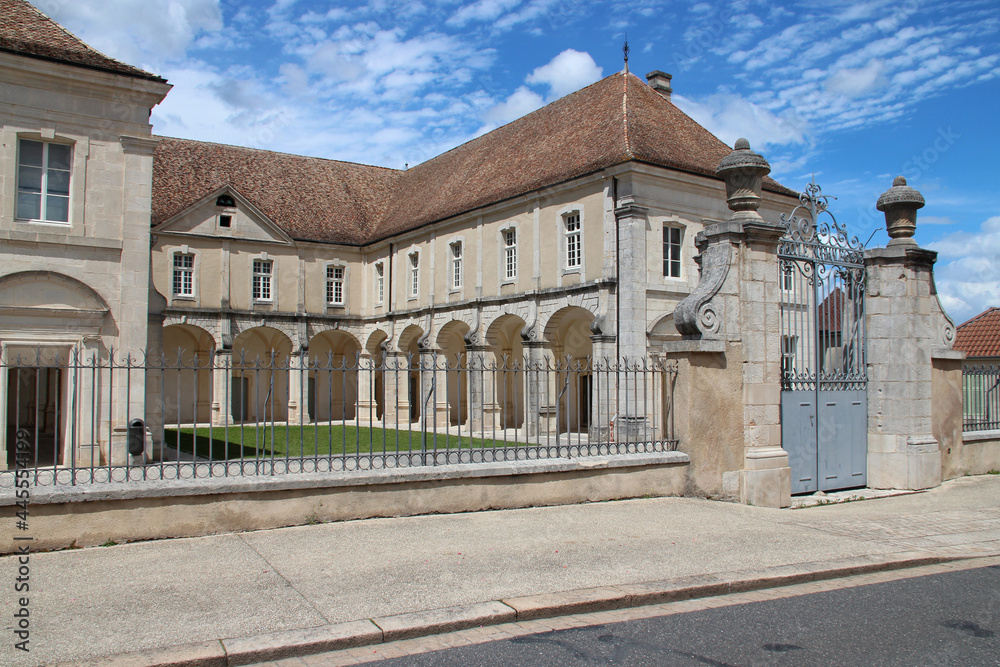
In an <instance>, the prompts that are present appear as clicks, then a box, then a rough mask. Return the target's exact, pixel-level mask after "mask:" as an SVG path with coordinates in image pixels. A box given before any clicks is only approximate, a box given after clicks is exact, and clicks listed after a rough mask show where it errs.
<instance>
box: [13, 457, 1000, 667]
mask: <svg viewBox="0 0 1000 667" xmlns="http://www.w3.org/2000/svg"><path fill="white" fill-rule="evenodd" d="M987 555H1000V476H996V475H992V476H990V475H987V476H981V477H967V478H963V479H959V480H954V481H952V482H947V483H946V484H944V485H942V486H941V487H939V488H938V489H934V490H931V491H928V492H925V493H919V494H910V495H901V496H895V497H889V498H881V499H878V500H866V501H864V502H851V503H845V504H833V505H824V506H815V507H810V508H804V509H797V510H773V509H767V508H760V507H748V506H743V505H736V504H729V503H719V502H712V501H706V500H699V499H692V498H657V499H648V500H647V499H643V500H629V501H617V502H608V503H593V504H586V505H574V506H568V507H551V508H533V509H524V510H508V511H495V512H478V513H469V514H455V515H431V516H422V517H410V518H398V519H372V520H365V521H351V522H344V523H334V524H323V525H314V526H301V527H296V528H283V529H277V530H268V531H259V532H253V533H241V534H230V535H217V536H211V537H202V538H188V539H174V540H163V541H157V542H144V543H136V544H126V545H119V546H110V547H95V548H88V549H80V550H72V551H61V552H53V553H42V554H33V555H32V556H31V565H30V567H31V572H30V577H31V599H30V605H29V608H30V613H31V626H30V632H31V634H30V647H31V652H30V653H27V654H26V653H24V652H21V651H17V650H16V649H14V642H15V639H14V637H13V634H12V630H13V627H12V623H13V620H12V619H13V612H14V609H15V599H14V597H15V596H14V593H13V592H12V590H13V585H14V581H15V579H16V578H17V576H18V575H17V568H18V564H17V562H16V560H15V558H14V557H4V558H0V582H8V583H4V584H2V585H3V586H4V587H5V588H6V590H7V591H8V593H7V594H6V595H5V596H4V597H3V601H4V612H3V613H4V618H5V619H11V620H7V621H6V622H5V624H4V625H5V628H6V630H5V633H4V634H5V637H4V639H3V640H2V643H0V664H7V665H16V666H21V665H39V664H55V663H61V662H72V661H87V660H92V661H93V662H92V663H91V664H95V665H96V664H102V665H113V664H121V665H126V664H129V665H153V664H191V665H194V664H201V665H225V664H248V663H253V662H259V661H262V660H265V659H268V660H274V659H277V658H281V657H285V656H288V655H296V654H303V653H309V652H312V653H315V652H319V651H324V650H330V649H332V648H339V647H344V646H357V645H359V644H374V643H378V642H382V641H390V640H393V639H397V638H403V637H407V636H417V635H420V634H429V633H431V632H435V631H444V630H451V629H457V628H461V627H470V626H479V625H491V624H496V623H502V622H506V621H511V620H521V619H524V620H527V619H531V618H544V617H552V616H557V615H559V614H564V613H573V612H579V611H587V610H597V609H612V608H616V607H628V606H633V605H639V604H651V603H661V602H665V601H669V600H676V599H684V598H691V597H703V596H706V595H717V594H720V593H728V592H735V591H739V590H750V589H759V588H765V587H768V586H773V585H779V584H781V583H795V582H799V581H810V580H815V579H824V578H830V577H834V576H843V575H845V574H850V573H855V572H870V571H877V570H883V569H887V568H898V567H908V566H915V565H919V564H924V563H930V562H941V561H946V560H949V559H955V558H969V557H976V556H987ZM220 640H221V641H220ZM142 651H145V653H143V654H141V655H134V656H129V657H127V658H122V659H120V660H111V659H110V658H109V656H114V655H119V654H129V653H133V652H142Z"/></svg>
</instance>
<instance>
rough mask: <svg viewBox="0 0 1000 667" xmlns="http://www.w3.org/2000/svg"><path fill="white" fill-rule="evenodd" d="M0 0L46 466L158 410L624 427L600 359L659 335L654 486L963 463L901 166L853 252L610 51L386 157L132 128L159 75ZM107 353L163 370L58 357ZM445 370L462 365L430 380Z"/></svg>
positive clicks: (189, 418)
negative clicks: (598, 76)
mask: <svg viewBox="0 0 1000 667" xmlns="http://www.w3.org/2000/svg"><path fill="white" fill-rule="evenodd" d="M0 9H2V10H3V11H2V13H0V92H2V97H0V100H2V101H0V132H2V135H0V136H2V151H0V193H2V194H0V234H2V235H3V239H4V243H3V244H2V245H0V253H2V254H3V264H2V265H0V346H2V351H3V359H4V363H5V364H8V365H9V364H11V363H12V357H16V356H17V355H22V363H24V364H26V365H29V366H32V364H33V366H32V370H31V372H29V373H27V374H23V373H22V372H21V370H20V369H18V368H11V369H10V370H9V372H6V373H5V374H4V375H3V376H2V377H0V405H3V406H6V407H5V409H4V410H0V414H2V415H3V416H2V419H4V420H6V421H5V425H4V428H3V430H2V432H3V434H4V438H5V440H4V442H5V443H6V444H5V446H6V447H8V449H9V443H10V442H11V435H12V429H13V428H19V427H20V421H21V416H22V413H25V414H27V413H30V415H31V416H33V417H35V418H37V417H38V415H45V417H44V423H43V424H41V427H40V429H39V428H37V427H35V426H33V428H35V430H36V432H39V433H41V434H43V435H48V434H51V441H52V442H53V443H55V442H58V443H60V446H59V447H55V446H51V447H50V448H49V452H48V454H47V456H48V460H47V461H46V462H47V463H48V464H50V465H53V467H58V466H84V467H85V466H89V465H91V464H96V463H100V464H102V465H107V466H108V471H109V472H108V474H109V476H110V475H111V472H112V471H111V468H112V467H113V466H115V465H122V467H123V468H124V465H123V464H124V463H125V461H123V460H119V459H121V458H122V456H121V455H117V456H118V458H116V455H113V454H110V452H111V450H109V449H108V447H109V446H110V445H111V444H113V443H114V441H115V438H116V437H117V438H119V439H121V437H122V436H123V434H124V429H125V427H126V425H127V423H128V422H129V421H130V419H132V418H134V417H144V418H145V420H146V425H147V426H148V427H149V429H150V435H151V439H152V440H153V441H154V442H156V441H158V440H159V439H160V437H161V436H162V433H163V428H162V421H163V419H162V418H161V417H165V418H166V419H167V420H168V421H170V422H174V423H177V422H179V423H184V424H189V423H192V422H195V423H211V424H214V425H227V424H233V423H243V422H247V421H249V422H261V421H263V422H269V423H271V424H273V423H275V422H279V423H282V422H287V423H290V424H303V423H308V422H320V421H332V420H344V421H347V420H352V421H353V420H357V421H358V422H364V421H375V422H378V423H380V424H382V425H386V426H389V427H402V426H403V425H405V426H406V427H407V428H409V425H410V424H412V423H415V422H419V423H420V424H421V425H422V426H423V427H427V426H431V427H433V428H435V429H436V428H441V427H444V428H447V427H451V426H459V425H461V426H463V427H464V428H465V429H466V432H469V431H473V432H475V431H480V432H481V431H484V430H487V429H488V428H492V429H500V430H504V429H514V430H516V431H518V432H519V433H520V434H521V435H523V436H524V438H525V440H527V439H529V438H533V437H537V436H538V435H539V433H540V430H541V429H542V428H543V426H544V428H545V429H549V430H552V431H555V432H556V433H565V432H567V431H569V432H575V433H578V434H580V435H581V436H582V435H584V434H586V435H588V436H590V437H592V438H595V439H596V440H597V441H598V442H604V443H607V442H609V441H610V439H609V435H610V429H611V428H612V427H614V428H616V429H618V430H617V433H616V434H615V436H616V437H617V438H618V440H619V441H622V440H624V441H626V442H627V441H628V438H629V437H630V436H631V435H633V434H635V433H639V432H642V431H643V429H645V428H646V427H647V426H648V424H647V420H649V419H650V417H649V413H648V412H647V408H648V407H649V405H648V403H644V402H643V401H645V399H643V401H638V400H635V401H633V402H632V403H631V404H630V403H629V396H628V393H627V391H625V392H623V391H622V390H621V389H620V388H619V387H618V385H617V384H615V385H614V386H615V389H614V391H613V392H607V391H606V392H605V394H604V395H603V396H601V395H599V393H598V386H599V382H597V381H596V380H595V376H594V374H595V373H596V372H597V371H598V370H599V369H600V368H602V364H603V368H604V369H605V371H606V372H607V369H608V364H609V363H610V364H612V365H613V364H616V363H620V362H621V360H623V359H631V360H637V359H646V358H656V359H658V360H661V361H664V362H666V363H669V364H671V365H672V367H674V366H675V367H676V368H677V372H676V374H674V375H671V376H670V377H671V378H672V379H671V383H672V384H671V386H670V387H669V391H667V389H666V388H662V392H661V395H662V396H666V395H667V394H668V393H669V395H670V396H671V397H672V398H671V402H670V414H669V419H670V422H671V429H672V433H671V439H672V440H673V438H674V437H675V438H676V439H677V440H679V441H680V449H681V451H680V452H660V453H661V454H663V456H661V457H660V460H659V461H658V462H655V463H650V464H648V465H649V466H651V468H650V469H651V470H654V469H655V473H656V474H661V473H662V475H663V476H664V477H663V478H668V479H669V480H671V481H670V482H669V484H668V485H666V486H664V487H663V488H661V489H658V492H663V493H691V494H701V495H712V496H725V497H737V498H739V499H740V500H741V501H743V502H748V503H753V504H755V505H764V506H775V507H778V506H787V505H788V504H789V502H790V494H791V493H792V491H793V489H794V490H795V491H796V492H807V491H810V490H816V489H818V490H828V489H833V488H845V487H852V486H854V487H856V486H864V485H865V484H868V485H872V486H879V487H895V488H913V489H916V488H927V487H930V486H934V485H936V484H938V483H940V481H941V480H942V479H943V478H949V477H954V476H957V475H961V474H964V472H966V471H968V470H970V469H973V468H974V466H971V467H970V465H971V464H969V462H968V460H967V458H968V457H965V458H963V456H965V455H963V453H962V452H963V447H962V442H963V441H962V429H961V413H962V399H961V361H962V358H963V355H962V354H961V353H960V352H957V351H955V350H953V349H952V343H953V340H954V336H955V331H954V326H953V324H952V323H951V321H950V320H949V319H948V317H947V315H946V314H945V313H944V311H943V310H942V309H941V306H940V303H939V302H938V299H937V295H936V291H935V288H934V282H933V272H932V269H933V264H934V261H935V258H936V255H935V253H933V252H930V251H926V250H923V249H921V248H918V247H917V246H916V244H915V243H914V242H913V241H912V238H911V237H912V235H913V230H914V228H915V224H916V211H917V209H918V208H919V207H920V206H922V205H923V198H922V197H921V196H920V194H919V193H917V192H916V191H915V190H913V189H912V188H910V187H908V186H907V185H906V183H905V180H903V179H897V182H895V183H894V184H893V187H892V188H890V189H889V190H888V191H887V192H886V193H885V194H884V195H883V197H882V198H880V199H879V201H878V203H877V207H878V208H879V210H882V211H884V212H885V214H886V220H887V229H888V231H889V235H890V237H891V238H892V242H891V243H890V244H889V246H888V247H887V248H884V249H874V250H865V249H864V248H863V245H862V244H860V243H858V241H857V239H852V238H851V237H850V236H849V234H848V233H847V232H846V229H845V228H844V227H843V226H841V225H839V223H836V222H835V221H834V222H833V223H821V222H820V220H819V216H820V215H822V214H828V213H830V212H829V211H828V210H827V208H826V199H825V198H824V197H823V196H822V194H821V192H820V190H819V188H818V187H817V186H815V184H812V185H809V186H807V187H806V189H805V191H804V192H803V193H797V192H795V191H793V190H791V189H789V188H786V187H784V186H782V185H781V184H779V183H777V182H775V181H773V180H771V179H770V178H769V177H768V174H769V172H770V166H769V165H768V163H767V161H766V159H764V157H763V156H761V155H759V154H757V153H755V152H754V151H752V150H751V148H750V145H749V143H748V142H747V141H746V140H742V139H741V140H740V141H738V142H737V143H736V146H735V147H734V148H733V149H731V148H730V147H728V146H726V145H725V144H724V143H723V142H721V141H720V140H719V139H717V138H716V137H714V136H713V135H712V134H711V133H710V132H708V131H707V130H706V129H704V128H703V127H701V126H699V125H698V124H697V123H696V122H694V121H693V120H692V119H691V118H689V117H688V116H686V115H685V114H684V113H683V112H681V111H680V110H679V109H678V108H677V107H676V106H674V105H673V104H672V103H671V101H670V95H671V92H672V90H671V87H670V81H671V77H670V76H669V75H667V74H664V73H662V72H658V71H656V72H652V73H650V74H649V75H648V76H647V77H646V81H645V82H643V81H641V80H640V79H639V78H637V77H636V76H634V75H632V74H630V73H629V72H628V71H627V69H626V70H625V71H623V72H619V73H617V74H613V75H611V76H609V77H607V78H605V79H602V80H601V81H598V82H597V83H595V84H593V85H591V86H588V87H586V88H584V89H582V90H580V91H577V92H575V93H573V94H570V95H568V96H566V97H564V98H562V99H559V100H557V101H555V102H553V103H551V104H549V105H547V106H545V107H543V108H542V109H539V110H537V111H535V112H533V113H531V114H528V115H527V116H525V117H523V118H520V119H518V120H516V121H514V122H512V123H510V124H508V125H505V126H503V127H500V128H498V129H496V130H494V131H493V132H490V133H488V134H485V135H483V136H481V137H478V138H476V139H474V140H472V141H470V142H468V143H466V144H463V145H461V146H458V147H457V148H454V149H452V150H450V151H448V152H446V153H444V154H442V155H439V156H436V157H433V158H431V159H429V160H427V161H426V162H424V163H422V164H420V165H417V166H415V167H413V168H412V169H408V170H404V171H400V170H393V169H385V168H380V167H373V166H368V165H361V164H353V163H346V162H339V161H335V160H328V159H320V158H310V157H302V156H296V155H286V154H281V153H274V152H270V151H263V150H255V149H249V148H241V147H236V146H224V145H218V144H212V143H205V142H198V141H190V140H184V139H173V138H167V137H152V136H151V135H150V131H151V130H150V126H149V112H150V109H151V108H152V107H153V106H154V105H155V104H157V103H158V102H159V101H160V100H162V99H163V96H164V95H165V94H166V93H167V91H168V90H169V86H168V85H167V84H166V83H165V82H164V81H163V80H162V79H160V78H159V77H156V76H155V75H152V74H149V73H146V72H142V71H141V70H137V69H135V68H133V67H130V66H128V65H124V64H122V63H118V62H116V61H113V60H111V59H109V58H107V57H105V56H103V55H101V54H99V53H97V52H96V51H94V50H93V49H91V48H89V47H87V46H86V45H85V44H83V43H82V42H80V41H79V40H77V39H76V38H74V37H72V36H71V35H69V34H68V33H66V32H65V31H63V30H62V29H61V28H59V27H58V26H56V25H55V24H54V23H52V22H51V21H50V20H48V19H47V18H45V17H44V16H43V15H41V14H40V13H38V12H37V11H35V10H34V9H33V8H31V7H30V5H28V4H26V3H25V2H23V0H0ZM151 248H152V250H151ZM800 288H802V289H800ZM796 322H798V323H799V324H796ZM802 322H806V323H808V322H812V323H813V325H806V326H800V325H801V323H802ZM810 326H812V328H810ZM796 327H798V328H796ZM39 351H40V353H41V358H40V359H39V358H37V357H38V355H39ZM113 351H117V352H113ZM113 353H116V354H118V355H121V354H122V353H132V354H136V355H142V354H146V353H149V354H150V355H151V360H152V361H153V363H152V364H151V368H150V370H149V371H148V372H144V371H143V370H141V369H139V370H136V371H135V372H129V371H128V370H127V369H124V370H122V369H119V370H116V371H114V372H108V371H106V370H104V369H103V367H102V370H101V371H100V372H93V371H91V372H90V373H89V374H87V369H86V368H85V367H81V366H79V365H73V364H69V365H67V364H65V363H63V364H61V365H60V364H54V363H50V362H51V360H52V359H54V358H55V357H56V356H60V357H61V358H62V359H63V360H64V361H65V360H66V359H67V358H68V359H72V358H73V355H74V354H76V355H78V356H77V358H79V355H83V358H85V359H89V358H98V359H100V360H107V359H108V358H109V357H110V356H111V355H112V354H113ZM32 355H34V356H32ZM161 358H163V359H165V360H166V363H167V365H168V366H174V367H176V368H175V370H172V371H171V372H169V373H167V372H163V373H162V374H161V373H160V370H161V369H160V368H159V367H158V365H157V364H158V363H159V360H160V359H161ZM47 364H48V365H47ZM545 364H547V365H548V366H549V367H554V368H556V369H557V370H556V371H555V375H546V376H533V375H531V374H530V373H529V372H526V369H531V368H538V367H539V366H541V365H545ZM15 365H16V364H15ZM49 365H50V366H51V368H50V367H49ZM57 366H58V367H57ZM443 366H449V367H451V368H457V369H467V372H464V373H463V372H458V373H452V374H450V375H449V374H446V373H442V374H441V375H440V377H441V378H442V386H443V388H442V390H441V391H434V390H433V388H434V386H436V385H435V384H434V383H435V382H436V381H437V380H436V378H438V377H439V375H438V369H439V368H442V367H443ZM338 369H339V370H338ZM362 369H369V370H370V372H362ZM375 369H392V372H390V371H389V370H375ZM428 369H431V372H427V371H428ZM484 369H489V371H490V372H489V374H488V377H489V380H486V379H485V377H486V376H484V375H483V373H484ZM477 373H478V375H477ZM615 373H617V374H618V375H615V377H613V378H612V382H613V383H617V382H618V380H620V379H621V374H620V371H618V370H613V371H611V374H612V375H614V374H615ZM539 377H542V379H541V380H539V379H538V378H539ZM553 377H554V378H555V380H554V381H550V380H551V379H552V378H553ZM546 378H548V379H546ZM31 383H34V384H31ZM22 384H23V385H24V386H23V387H22ZM622 384H626V383H622ZM12 387H14V388H15V389H17V388H18V387H20V390H16V391H13V392H12ZM29 395H34V396H36V397H39V396H41V397H42V401H43V402H44V404H45V405H44V409H43V407H40V404H39V403H38V401H37V400H36V401H35V403H33V404H31V405H29V404H28V402H25V403H24V404H23V405H22V404H21V398H19V397H21V396H29ZM70 397H74V400H75V401H76V403H74V402H73V401H71V400H70ZM49 405H51V407H52V409H51V410H49V409H48V406H49ZM72 405H85V406H89V407H88V409H85V410H83V411H82V412H81V413H80V414H76V413H72V412H71V410H72V409H74V408H71V406H72ZM161 410H162V411H163V414H162V415H161ZM50 414H51V417H49V415H50ZM98 417H99V418H98ZM12 422H14V423H12ZM36 423H37V419H36ZM612 423H614V426H612ZM654 428H657V426H656V425H655V424H654ZM661 432H662V431H661ZM623 434H624V438H623V437H622V436H623ZM41 443H42V439H39V440H38V442H37V443H36V445H37V446H36V451H41V450H42V449H43V448H42V447H41ZM990 447H991V449H990V451H991V452H992V451H993V449H995V448H993V445H992V444H991V445H990ZM95 448H97V450H99V451H95ZM115 451H118V452H123V451H124V449H123V448H122V447H118V448H117V449H116V450H115ZM146 453H147V455H148V454H149V453H150V452H149V450H148V445H147V452H146ZM977 456H978V455H977ZM42 458H44V457H41V458H40V459H39V460H40V461H41V459H42ZM668 459H669V460H668ZM977 460H986V459H984V458H982V457H980V458H979V459H977ZM8 463H9V456H4V457H2V458H0V464H4V465H6V464H8ZM637 465H640V466H641V465H646V464H637ZM180 468H181V466H180V464H178V466H177V474H178V475H180V474H181V473H180ZM226 470H227V474H228V467H227V468H226ZM161 472H162V470H161ZM643 472H644V471H642V470H638V473H643ZM53 475H54V476H55V473H53ZM641 477H642V475H641V474H640V475H638V476H634V477H632V479H640V478H641ZM630 488H632V491H629V493H632V492H633V491H634V492H636V493H637V494H638V495H641V494H642V493H645V492H646V491H641V490H637V489H635V488H633V487H630ZM573 497H577V496H573ZM615 497H621V495H619V496H615Z"/></svg>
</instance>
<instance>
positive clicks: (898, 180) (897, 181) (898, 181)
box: [892, 176, 906, 187]
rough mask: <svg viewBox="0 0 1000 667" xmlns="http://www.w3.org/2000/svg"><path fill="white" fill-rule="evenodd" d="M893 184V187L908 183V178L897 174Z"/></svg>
mask: <svg viewBox="0 0 1000 667" xmlns="http://www.w3.org/2000/svg"><path fill="white" fill-rule="evenodd" d="M892 185H893V187H895V186H898V185H906V179H905V178H903V177H902V176H897V177H896V178H894V179H892Z"/></svg>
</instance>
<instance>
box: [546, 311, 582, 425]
mask: <svg viewBox="0 0 1000 667" xmlns="http://www.w3.org/2000/svg"><path fill="white" fill-rule="evenodd" d="M593 322H594V314H593V313H592V312H590V311H589V310H587V309H586V308H582V307H580V306H566V307H565V308H560V309H559V310H557V311H556V312H555V313H553V314H552V316H551V317H550V318H549V319H548V321H547V322H546V323H545V328H544V330H543V331H544V337H545V341H546V344H547V345H548V346H549V349H550V350H551V351H552V356H553V357H554V358H555V362H556V368H557V369H558V370H557V371H556V374H555V386H554V387H553V388H552V389H553V392H552V394H554V395H550V396H549V400H550V401H551V402H552V404H553V405H554V406H555V407H556V414H557V415H558V419H557V424H558V426H557V428H558V429H559V432H565V431H573V432H586V431H588V430H589V429H590V423H591V421H592V419H591V412H592V403H593V401H592V395H593V386H594V385H593V377H592V374H591V365H590V357H591V356H592V355H593V352H594V346H593V343H592V341H591V339H590V336H591V330H590V326H591V324H593Z"/></svg>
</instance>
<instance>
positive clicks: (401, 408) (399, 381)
mask: <svg viewBox="0 0 1000 667" xmlns="http://www.w3.org/2000/svg"><path fill="white" fill-rule="evenodd" d="M384 359H385V373H384V375H383V378H382V386H383V387H384V388H385V405H384V406H383V409H382V420H383V423H385V425H386V426H392V427H394V428H396V427H401V428H404V429H405V428H409V424H410V399H409V396H410V394H409V391H410V362H409V358H408V357H407V355H405V354H403V353H401V352H388V351H387V352H386V353H385V357H384Z"/></svg>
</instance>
